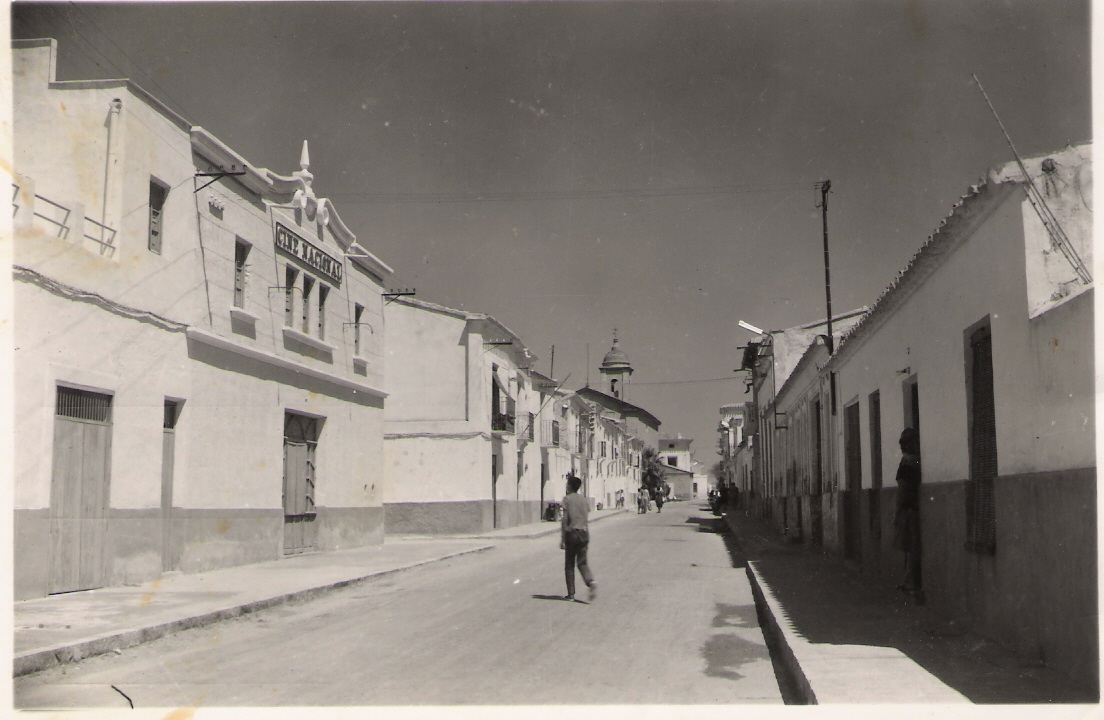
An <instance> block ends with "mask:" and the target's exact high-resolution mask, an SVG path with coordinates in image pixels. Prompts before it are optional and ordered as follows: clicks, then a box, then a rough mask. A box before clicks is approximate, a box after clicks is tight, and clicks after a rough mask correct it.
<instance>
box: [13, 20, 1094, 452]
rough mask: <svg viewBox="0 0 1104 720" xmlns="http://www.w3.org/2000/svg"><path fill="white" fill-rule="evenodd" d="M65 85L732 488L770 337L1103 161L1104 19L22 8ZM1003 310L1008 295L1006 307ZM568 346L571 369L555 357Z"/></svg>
mask: <svg viewBox="0 0 1104 720" xmlns="http://www.w3.org/2000/svg"><path fill="white" fill-rule="evenodd" d="M12 33H13V35H14V36H15V37H17V38H32V37H53V38H56V39H57V40H58V43H59V55H60V57H59V63H58V74H59V77H60V78H61V79H83V78H97V77H129V78H131V79H132V80H134V81H135V82H137V83H138V84H139V85H141V86H143V87H144V88H146V89H147V90H149V91H150V92H152V93H153V94H154V95H156V96H158V97H159V98H161V99H162V100H164V101H165V102H166V103H167V104H168V105H169V106H170V107H172V108H173V109H175V110H176V111H178V112H179V113H180V114H181V115H183V116H184V117H185V118H186V119H188V120H189V121H190V122H192V123H194V124H196V125H201V126H203V127H205V128H206V129H208V130H210V131H211V132H213V133H214V134H215V135H216V136H217V137H219V138H220V139H221V140H223V141H224V142H226V143H227V144H229V145H230V146H231V147H233V148H234V149H235V150H237V151H239V152H240V153H241V154H242V155H244V156H245V157H246V159H247V160H248V161H249V162H250V163H251V164H253V165H255V166H258V167H268V168H270V169H272V170H274V171H276V172H280V173H284V174H289V173H291V172H292V171H294V170H296V169H297V168H298V160H299V152H300V149H301V146H302V142H303V140H309V141H310V157H311V172H312V173H314V176H315V182H314V187H315V189H316V190H317V191H318V193H319V195H321V196H324V197H329V198H331V199H332V200H333V201H334V203H335V206H336V208H337V211H338V213H339V214H340V216H341V218H342V219H343V220H344V221H345V223H346V224H347V225H348V226H349V227H350V229H352V230H353V232H354V233H355V234H356V235H357V236H358V238H359V240H360V242H361V243H362V244H363V245H364V246H365V247H367V248H369V249H370V250H371V251H372V252H373V253H375V254H376V255H378V256H379V257H380V258H381V259H383V260H384V261H385V262H386V263H388V264H389V265H391V266H392V267H393V268H395V270H396V273H395V276H394V278H393V281H392V283H391V286H392V287H416V288H417V291H418V297H420V298H422V299H425V300H428V301H431V302H436V303H440V304H443V305H448V306H451V307H455V308H462V309H466V310H472V311H476V312H485V313H488V314H490V315H493V316H494V317H495V318H497V319H498V320H500V321H501V322H502V323H504V324H505V325H506V326H507V327H509V328H510V329H512V330H513V331H514V332H515V333H517V334H518V335H519V336H520V337H521V338H522V339H523V340H524V341H525V343H526V344H527V345H528V346H529V347H530V349H531V350H532V351H533V352H534V353H535V354H536V355H537V356H538V357H539V358H540V360H539V362H538V363H537V366H536V367H537V369H538V370H540V371H542V372H545V373H548V372H550V371H552V372H553V374H554V375H555V376H556V377H557V378H560V379H563V378H564V377H565V376H567V375H568V374H570V378H569V379H568V382H567V385H568V387H570V388H578V387H581V386H582V385H583V384H584V382H585V381H586V379H587V375H588V370H587V351H588V346H589V357H590V372H589V375H590V380H591V384H593V385H597V384H598V381H599V376H598V372H597V366H598V363H599V362H600V361H601V358H602V356H603V355H604V354H605V353H606V351H608V350H609V348H610V344H611V339H612V331H613V328H615V327H616V328H617V329H618V332H619V335H620V338H621V343H620V346H621V348H622V349H623V350H624V351H625V352H626V353H627V354H628V356H629V359H630V361H631V362H632V364H633V366H634V368H635V371H636V372H635V374H634V375H633V378H632V380H633V384H632V385H630V387H629V395H628V399H629V401H630V402H633V403H635V404H637V405H640V406H642V407H644V408H646V409H648V410H649V411H650V412H652V413H653V414H654V415H656V416H657V417H659V419H660V420H661V421H662V422H663V426H662V428H661V431H662V432H665V433H669V434H675V433H682V434H683V435H684V436H688V437H693V438H695V443H694V446H693V447H694V449H695V451H696V457H697V459H698V460H701V461H703V462H705V463H706V464H712V463H713V462H714V461H715V460H716V459H717V457H716V455H715V453H714V449H715V441H716V432H715V428H716V425H717V421H718V419H719V418H718V416H717V410H718V407H719V406H720V405H722V404H725V403H729V402H739V401H742V400H745V399H749V398H750V396H747V395H744V386H743V383H742V382H741V381H740V379H739V378H740V376H739V375H738V374H736V373H734V372H733V369H734V368H736V367H738V365H739V354H740V351H739V350H738V347H739V346H740V345H743V344H744V343H746V342H747V341H748V340H749V339H751V336H750V335H749V334H748V333H747V332H746V331H743V330H740V329H739V328H738V327H737V324H736V323H737V320H739V319H744V320H747V321H749V322H751V323H753V324H755V325H758V326H760V327H763V328H782V327H787V326H792V325H797V324H801V323H805V322H809V321H812V320H816V319H820V318H823V317H824V313H825V302H824V300H825V298H824V266H823V259H824V256H823V249H822V231H821V215H820V211H819V210H818V209H817V208H816V206H815V203H816V201H817V200H818V199H819V193H818V192H817V190H816V183H817V182H818V181H820V180H823V179H830V180H831V182H832V194H831V195H830V196H829V213H828V227H829V242H830V246H831V266H832V299H833V309H834V310H835V311H836V312H842V311H845V310H849V309H852V308H855V307H858V306H861V305H864V304H870V303H873V302H874V300H875V299H876V298H877V296H878V295H879V294H880V293H881V291H882V290H883V289H884V288H885V286H887V285H888V284H889V282H890V281H891V280H892V278H893V277H894V276H895V274H896V273H897V271H898V270H900V269H902V268H903V267H904V266H905V264H906V263H907V261H908V259H909V258H910V257H911V255H912V254H913V253H914V252H915V251H916V250H917V249H918V248H919V247H920V245H921V244H922V243H923V242H924V240H925V239H926V238H927V236H928V235H929V234H930V233H932V232H933V231H934V230H935V229H936V227H938V225H939V223H940V221H941V220H942V219H943V218H944V217H945V216H946V215H947V214H948V213H949V212H950V210H951V207H952V205H953V204H954V203H955V202H956V201H957V199H958V198H959V196H961V195H963V194H964V193H965V192H966V190H967V188H968V187H969V185H970V184H972V183H974V182H976V181H977V179H978V178H979V177H981V176H982V175H983V174H984V172H985V170H986V169H987V168H988V167H990V166H992V165H995V164H1000V163H1004V162H1007V161H1009V160H1011V159H1012V155H1011V152H1010V151H1009V149H1008V147H1007V144H1006V143H1005V140H1004V137H1003V136H1002V135H1001V133H1000V129H999V127H998V126H997V124H996V122H995V121H994V119H993V117H992V115H991V114H990V112H989V109H988V108H987V106H986V105H985V102H984V100H983V98H982V96H981V94H980V92H979V91H978V89H977V86H976V85H975V84H974V82H973V79H972V78H971V73H975V74H976V75H977V76H978V78H979V79H980V80H981V82H982V83H983V84H984V86H985V89H986V92H988V94H989V96H990V98H991V99H992V101H993V103H994V105H995V106H996V108H997V111H998V112H999V113H1000V115H1001V119H1002V120H1003V121H1004V124H1005V126H1006V127H1007V128H1008V131H1009V132H1010V134H1011V135H1012V138H1013V141H1014V142H1015V143H1016V146H1017V149H1018V150H1019V151H1020V153H1021V154H1022V155H1028V154H1035V153H1041V152H1046V151H1049V150H1055V149H1058V148H1061V147H1063V146H1065V145H1066V143H1067V142H1074V143H1077V142H1084V141H1089V140H1091V139H1092V138H1091V130H1092V126H1091V118H1090V109H1091V102H1090V96H1091V73H1090V57H1089V50H1090V5H1089V0H1080V1H1071V0H1045V1H1044V0H1038V1H1034V2H1028V1H1027V0H1002V1H998V0H972V1H971V2H962V1H961V0H910V1H909V2H903V1H902V2H895V1H890V0H833V1H831V2H826V1H824V2H813V1H805V0H792V1H780V0H746V1H741V0H733V1H730V2H686V1H684V2H665V3H660V2H615V3H614V2H609V3H597V2H556V3H538V2H526V3H459V2H449V3H409V4H408V3H401V2H378V3H377V2H372V3H352V2H349V3H321V2H312V3H274V4H268V3H204V4H180V3H155V4H149V5H145V4H133V3H126V4H117V5H100V4H90V3H83V2H82V3H77V4H73V3H57V4H49V5H36V4H30V3H17V4H16V5H15V6H14V7H13V17H12ZM986 281H993V280H992V279H988V280H986ZM552 345H555V348H556V349H555V367H554V368H550V360H551V353H550V347H551V346H552Z"/></svg>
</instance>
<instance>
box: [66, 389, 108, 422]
mask: <svg viewBox="0 0 1104 720" xmlns="http://www.w3.org/2000/svg"><path fill="white" fill-rule="evenodd" d="M57 416H58V417H67V418H72V419H74V420H89V421H91V422H98V423H109V422H111V396H110V395H104V394H102V393H95V392H89V391H87V390H75V389H73V388H67V387H58V389H57Z"/></svg>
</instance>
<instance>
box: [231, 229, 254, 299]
mask: <svg viewBox="0 0 1104 720" xmlns="http://www.w3.org/2000/svg"><path fill="white" fill-rule="evenodd" d="M250 247H251V246H250V245H249V243H247V242H245V241H244V240H238V241H236V242H235V243H234V307H238V308H245V269H246V261H247V260H248V258H249V250H250Z"/></svg>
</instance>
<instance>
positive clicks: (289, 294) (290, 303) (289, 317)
mask: <svg viewBox="0 0 1104 720" xmlns="http://www.w3.org/2000/svg"><path fill="white" fill-rule="evenodd" d="M298 277H299V272H298V271H297V270H296V269H295V268H293V267H291V266H290V265H288V266H287V268H286V269H285V270H284V325H286V326H288V327H292V326H293V325H295V281H296V280H297V279H298Z"/></svg>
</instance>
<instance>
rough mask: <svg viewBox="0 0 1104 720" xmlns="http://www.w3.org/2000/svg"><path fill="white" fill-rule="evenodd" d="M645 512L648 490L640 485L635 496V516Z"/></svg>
mask: <svg viewBox="0 0 1104 720" xmlns="http://www.w3.org/2000/svg"><path fill="white" fill-rule="evenodd" d="M646 512H648V488H646V487H644V486H643V485H641V486H640V491H639V493H638V494H637V496H636V514H637V515H642V514H644V513H646Z"/></svg>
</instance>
